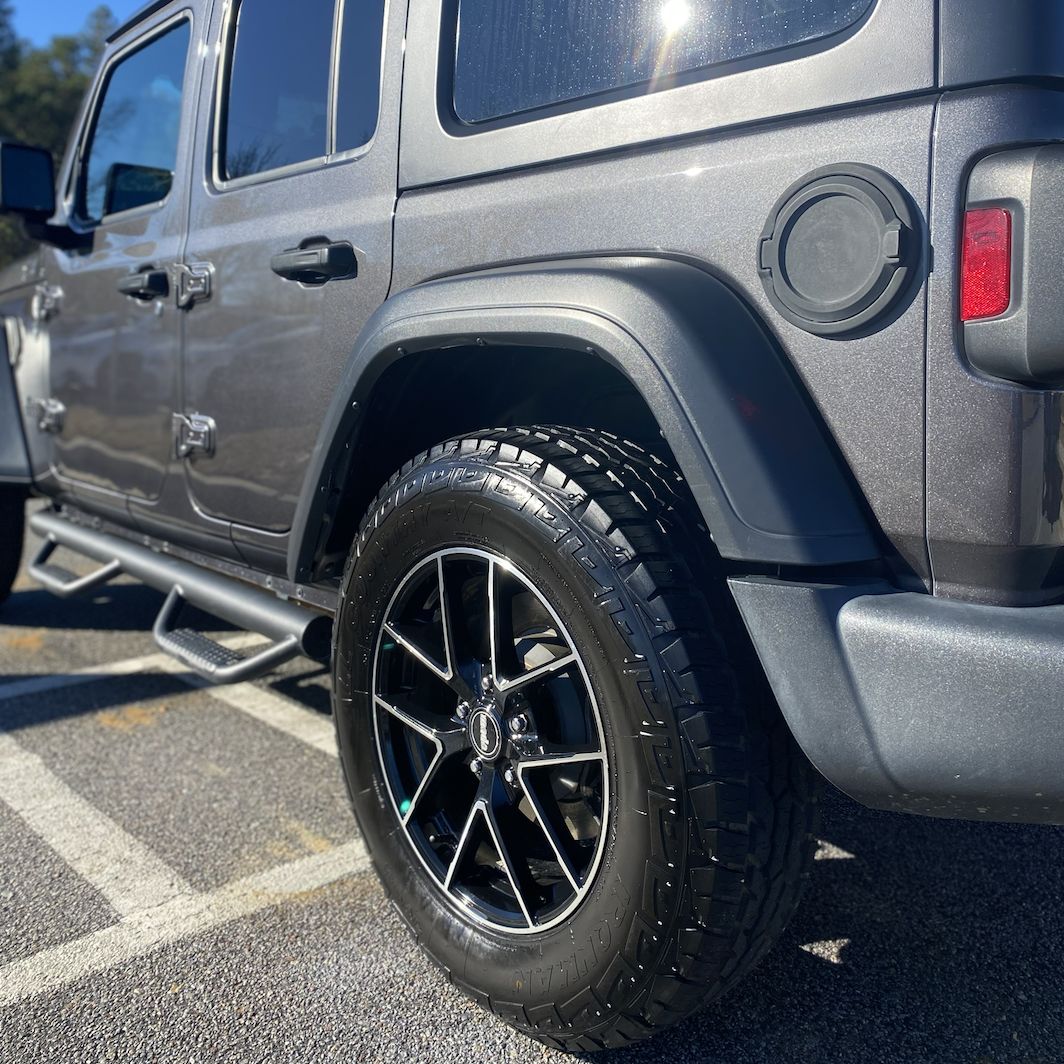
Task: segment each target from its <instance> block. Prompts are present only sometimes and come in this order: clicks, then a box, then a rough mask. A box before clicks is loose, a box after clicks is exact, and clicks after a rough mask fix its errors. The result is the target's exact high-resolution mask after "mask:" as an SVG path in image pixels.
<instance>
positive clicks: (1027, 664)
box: [729, 577, 1064, 824]
mask: <svg viewBox="0 0 1064 1064" xmlns="http://www.w3.org/2000/svg"><path fill="white" fill-rule="evenodd" d="M729 584H730V586H731V590H732V594H733V595H734V597H735V600H736V602H737V603H738V605H739V608H740V610H741V611H742V615H743V619H744V621H745V622H746V626H747V628H748V630H749V632H750V634H751V637H752V638H753V641H754V644H755V646H756V647H757V651H758V654H759V656H760V657H761V661H762V664H763V665H764V667H765V671H766V673H767V675H768V678H769V682H770V683H771V684H772V688H773V690H774V692H775V694H776V698H777V699H778V701H779V703H780V706H781V708H782V710H783V713H784V716H785V717H786V719H787V722H788V724H789V725H790V727H791V730H792V731H793V733H794V735H795V737H796V739H797V740H798V742H799V743H800V745H801V746H802V748H803V750H805V753H806V754H807V756H808V757H809V759H810V760H811V761H812V762H813V764H815V765H816V767H817V768H818V769H819V770H820V771H821V772H822V773H823V774H824V775H825V776H826V777H827V779H828V780H830V781H831V782H832V783H833V784H835V786H837V787H839V788H840V789H841V790H843V791H845V792H846V793H847V794H849V795H851V796H852V797H854V798H856V799H857V800H858V801H860V802H863V803H864V804H865V805H869V806H872V807H875V808H879V809H893V810H899V811H902V812H909V813H923V814H925V815H928V816H944V817H965V818H970V819H977V820H1012V821H1018V822H1027V823H1045V824H1064V606H1041V607H1029V608H1009V607H1000V606H982V605H975V604H971V603H966V602H959V601H956V600H952V599H942V598H934V597H932V596H930V595H920V594H911V593H900V592H896V591H894V589H893V588H891V587H889V586H888V585H887V584H885V583H870V584H854V585H841V584H831V585H829V584H792V583H786V582H783V581H780V580H772V579H769V578H765V577H740V578H734V579H732V580H730V581H729Z"/></svg>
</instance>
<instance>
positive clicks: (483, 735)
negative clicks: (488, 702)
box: [469, 707, 502, 761]
mask: <svg viewBox="0 0 1064 1064" xmlns="http://www.w3.org/2000/svg"><path fill="white" fill-rule="evenodd" d="M469 741H470V742H471V743H472V744H473V749H474V750H475V751H476V753H477V756H478V757H480V758H482V759H483V760H485V761H494V760H495V758H497V757H498V756H499V753H500V752H501V751H502V728H501V727H500V726H499V721H498V720H497V718H496V716H495V714H494V713H492V711H491V710H490V709H485V708H484V707H481V708H480V709H475V710H474V711H473V712H472V713H471V714H470V717H469Z"/></svg>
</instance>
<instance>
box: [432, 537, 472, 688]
mask: <svg viewBox="0 0 1064 1064" xmlns="http://www.w3.org/2000/svg"><path fill="white" fill-rule="evenodd" d="M436 574H437V575H436V578H437V580H438V581H439V585H440V614H441V616H442V618H443V645H444V649H445V651H446V654H447V675H446V676H445V677H443V679H444V680H445V682H446V683H447V684H448V685H449V686H450V688H451V690H452V691H454V692H455V693H456V694H457V695H458V697H459V698H461V699H462V700H463V701H465V702H469V703H470V704H472V703H474V702H475V701H476V700H477V698H478V697H479V695H480V691H479V690H478V688H477V685H476V683H475V681H474V682H473V683H471V682H470V680H469V677H467V676H465V675H463V673H462V662H461V660H460V659H461V657H462V655H461V653H460V652H459V646H458V641H459V640H458V633H459V631H461V626H460V625H459V624H458V615H457V614H456V612H455V608H456V604H455V602H454V596H453V595H452V594H451V589H450V588H449V587H448V586H447V577H446V574H445V572H444V566H443V557H442V555H441V556H440V557H438V558H437V559H436ZM470 664H472V663H470Z"/></svg>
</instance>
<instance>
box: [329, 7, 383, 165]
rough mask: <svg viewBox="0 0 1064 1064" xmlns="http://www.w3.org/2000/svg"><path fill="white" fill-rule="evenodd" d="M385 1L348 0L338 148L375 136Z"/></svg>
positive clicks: (340, 77)
mask: <svg viewBox="0 0 1064 1064" xmlns="http://www.w3.org/2000/svg"><path fill="white" fill-rule="evenodd" d="M383 38H384V0H344V22H343V29H342V31H341V34H340V63H339V67H338V69H337V79H338V83H337V91H336V147H335V149H334V150H335V151H348V150H349V149H351V148H358V147H360V146H361V145H363V144H366V143H368V142H369V141H370V140H372V139H373V134H374V132H375V131H376V129H377V111H378V109H379V106H380V82H381V47H382V43H383Z"/></svg>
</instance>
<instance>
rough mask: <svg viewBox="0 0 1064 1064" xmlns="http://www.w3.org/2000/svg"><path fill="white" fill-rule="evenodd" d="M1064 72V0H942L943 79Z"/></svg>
mask: <svg viewBox="0 0 1064 1064" xmlns="http://www.w3.org/2000/svg"><path fill="white" fill-rule="evenodd" d="M1060 77H1064V4H1061V3H1060V2H1059V0H939V84H940V85H941V86H942V87H943V88H956V87H959V86H962V85H975V84H981V83H990V82H1001V81H1013V80H1019V79H1024V80H1033V79H1043V78H1060Z"/></svg>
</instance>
